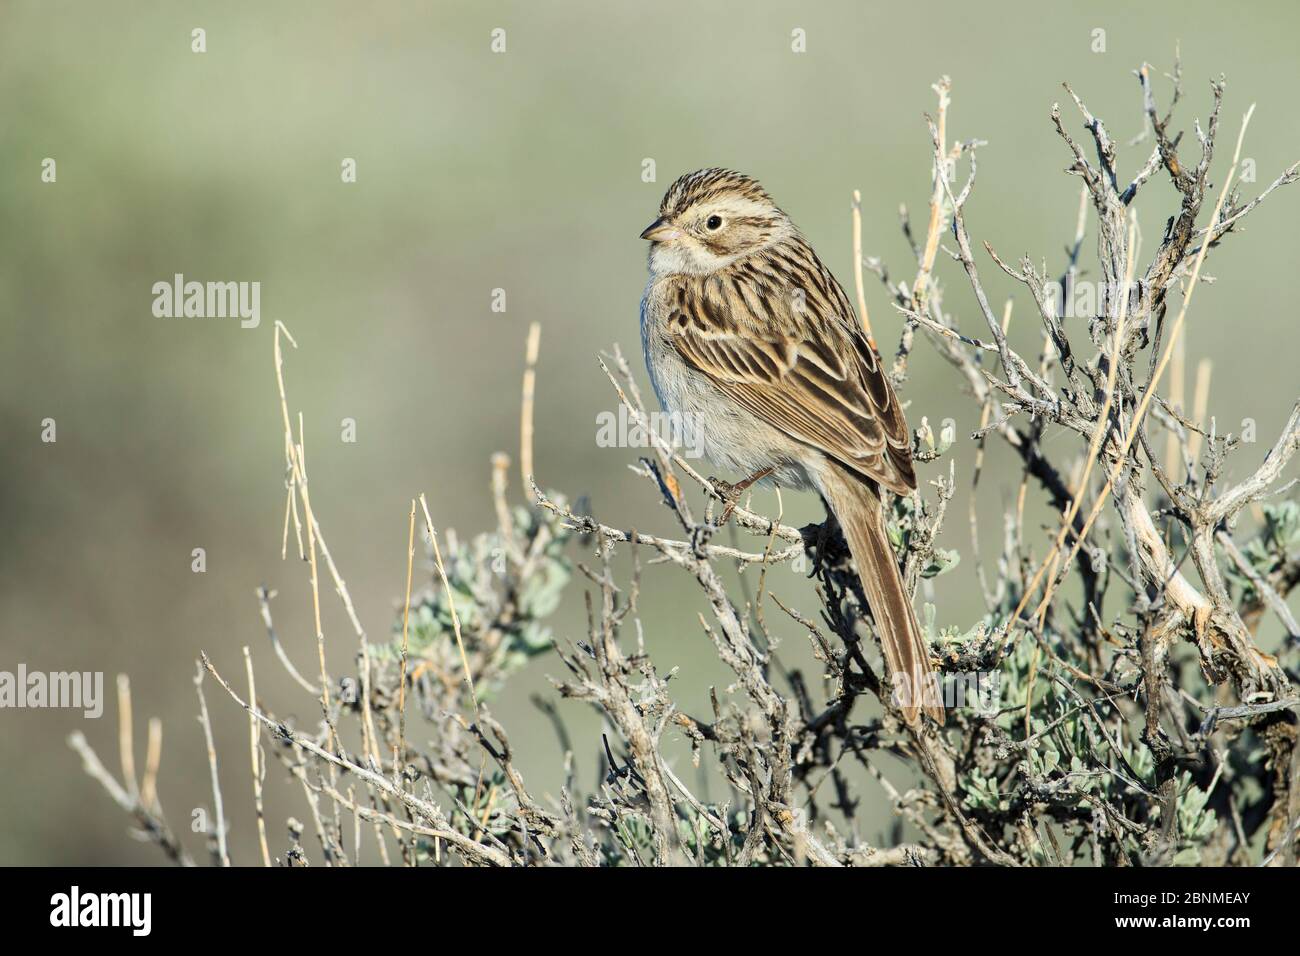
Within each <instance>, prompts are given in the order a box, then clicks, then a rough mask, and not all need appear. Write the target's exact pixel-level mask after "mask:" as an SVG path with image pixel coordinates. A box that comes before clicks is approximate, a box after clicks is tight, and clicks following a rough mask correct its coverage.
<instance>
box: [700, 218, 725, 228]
mask: <svg viewBox="0 0 1300 956" xmlns="http://www.w3.org/2000/svg"><path fill="white" fill-rule="evenodd" d="M704 225H705V226H707V227H708V228H709V230H714V229H720V228H721V227H722V217H721V216H710V217H709V221H708V222H706V223H705V224H704Z"/></svg>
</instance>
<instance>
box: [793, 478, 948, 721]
mask: <svg viewBox="0 0 1300 956" xmlns="http://www.w3.org/2000/svg"><path fill="white" fill-rule="evenodd" d="M817 483H818V485H819V486H820V490H821V492H822V495H823V497H825V498H826V501H827V503H828V504H829V505H830V506H831V510H832V511H834V512H835V517H836V518H837V519H839V523H840V527H841V528H843V530H844V538H845V540H846V541H847V542H848V544H849V551H850V552H851V553H852V555H853V561H854V563H855V564H856V565H857V568H858V577H859V578H860V579H861V581H862V591H863V593H864V594H866V596H867V602H868V603H869V604H870V605H871V615H872V617H873V618H875V621H876V627H877V629H878V630H879V632H880V643H881V645H882V646H883V647H884V650H885V663H886V664H887V665H888V668H889V673H890V678H891V680H892V683H893V687H894V695H895V696H894V699H895V701H896V703H897V704H898V705H899V708H900V709H901V710H902V712H903V717H904V718H905V719H906V720H907V722H908V723H909V724H911V725H912V726H913V727H915V726H918V725H919V724H920V713H921V711H924V712H925V713H926V714H928V715H929V716H930V717H931V718H933V719H934V720H935V721H937V722H938V723H939V724H941V725H942V724H943V722H944V709H943V703H942V699H941V695H940V694H939V682H938V679H937V677H936V676H935V670H934V667H933V666H932V665H931V663H930V647H929V644H928V643H927V642H926V640H925V636H924V635H923V634H922V633H921V626H920V624H919V623H917V620H916V614H915V612H914V611H913V610H912V602H911V601H910V600H909V599H908V596H907V589H906V588H905V587H904V585H903V578H902V575H900V574H899V572H898V562H897V561H896V560H895V558H894V549H893V547H892V546H891V545H890V543H889V536H888V534H887V533H886V531H885V516H884V512H883V510H882V508H881V504H880V495H879V493H878V492H877V491H876V488H875V486H874V485H873V484H871V483H870V482H866V481H863V480H861V479H860V478H857V477H855V476H853V475H849V474H848V473H846V472H844V471H843V470H842V469H841V468H840V467H839V466H837V465H834V464H829V463H828V465H827V467H826V468H825V469H824V470H823V472H822V474H821V475H819V476H818V482H817Z"/></svg>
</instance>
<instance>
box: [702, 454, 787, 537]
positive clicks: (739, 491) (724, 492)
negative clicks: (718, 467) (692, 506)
mask: <svg viewBox="0 0 1300 956" xmlns="http://www.w3.org/2000/svg"><path fill="white" fill-rule="evenodd" d="M770 474H772V469H771V468H764V469H762V470H761V471H756V472H754V473H753V474H752V475H750V476H749V477H748V478H746V479H745V480H744V481H738V482H736V483H735V484H734V485H733V484H732V483H731V482H729V481H723V480H722V479H721V478H712V477H711V478H709V483H710V484H712V485H713V488H714V490H715V491H717V493H718V496H719V497H721V498H722V505H723V506H722V517H721V518H719V519H718V527H719V528H721V527H724V526H725V525H726V524H727V522H728V521H730V520H731V513H732V512H733V511H735V510H736V503H737V502H738V501H739V500H740V496H741V495H743V494H744V493H745V492H746V491H748V490H749V489H750V488H751V487H752V486H753V485H754V484H755V483H756V482H759V481H762V480H763V479H764V478H766V477H767V476H768V475H770Z"/></svg>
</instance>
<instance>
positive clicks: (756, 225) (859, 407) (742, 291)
mask: <svg viewBox="0 0 1300 956" xmlns="http://www.w3.org/2000/svg"><path fill="white" fill-rule="evenodd" d="M641 238H642V239H648V240H650V280H649V282H648V283H647V285H646V289H645V295H644V297H643V298H642V300H641V341H642V345H643V347H644V348H645V356H646V366H647V367H648V368H649V370H650V378H651V381H652V382H653V383H654V389H655V392H656V393H657V394H658V396H659V401H660V402H661V403H662V404H663V405H664V407H665V408H666V409H667V410H668V411H669V412H670V413H675V414H678V415H680V416H682V417H683V418H684V420H685V421H687V422H689V423H691V425H692V427H694V428H696V429H698V430H699V432H700V433H701V434H702V437H703V446H704V452H705V454H706V455H707V456H708V458H709V459H710V460H711V461H712V462H713V463H714V464H715V465H717V466H718V467H719V468H724V469H728V470H731V471H734V472H737V473H739V474H741V475H749V476H752V477H751V479H750V480H749V481H746V482H742V483H741V487H748V485H749V484H751V483H752V482H753V480H755V479H760V478H761V479H770V480H771V481H774V482H775V483H776V484H778V485H781V486H783V487H787V488H798V489H805V488H810V487H811V488H816V489H817V490H818V491H819V492H820V493H821V495H822V497H823V498H824V499H825V500H826V502H827V504H828V505H829V506H830V508H831V510H832V511H833V512H834V513H835V517H836V518H837V519H838V520H839V523H840V526H841V527H842V528H843V529H844V537H845V539H846V540H847V541H848V544H849V550H850V551H851V552H852V554H853V560H854V562H855V563H856V564H857V568H858V575H859V577H860V578H861V580H862V590H863V593H865V595H866V597H867V601H868V603H869V604H870V605H871V613H872V615H873V617H874V618H875V621H876V626H877V629H878V630H879V632H880V639H881V643H882V644H883V646H884V649H885V660H886V662H887V664H888V666H889V670H890V674H891V678H892V681H893V686H894V688H895V700H896V702H898V703H899V705H900V707H901V708H902V711H903V714H904V716H905V718H906V719H907V721H908V723H910V724H912V725H913V726H916V725H917V724H919V722H920V712H921V711H922V710H924V711H925V713H927V714H929V715H930V716H931V717H933V718H934V719H935V720H937V721H939V722H940V723H942V722H943V719H944V712H943V705H942V703H941V702H940V700H939V694H938V682H937V681H936V680H935V679H934V676H933V668H932V665H931V663H930V652H929V647H928V646H927V644H926V641H925V637H924V636H923V635H922V633H921V629H920V627H919V626H918V624H917V621H916V615H915V614H914V613H913V611H912V604H911V601H910V600H909V599H908V596H907V591H906V590H905V589H904V587H903V580H902V577H901V576H900V575H899V571H898V563H897V559H896V558H895V556H894V550H893V548H892V547H891V546H890V544H889V537H888V536H887V534H886V533H885V518H884V513H883V510H882V507H881V500H880V489H881V487H884V488H888V489H889V490H891V491H894V492H897V493H898V494H901V495H905V494H908V493H909V492H911V491H912V490H913V489H914V488H916V476H915V474H914V473H913V471H912V453H911V447H910V443H909V441H908V430H907V423H906V422H905V421H904V420H903V411H902V409H901V408H900V407H899V404H898V399H897V397H895V395H894V390H893V389H892V388H891V387H890V384H889V379H888V378H886V376H885V372H884V369H883V368H882V366H881V362H880V358H879V356H877V355H876V352H875V350H874V348H873V347H872V346H871V344H870V343H869V342H868V341H867V338H866V335H865V334H864V333H863V331H862V328H861V326H860V325H859V323H858V320H857V317H856V315H855V314H854V311H853V306H852V305H850V304H849V300H848V297H847V296H845V294H844V290H843V289H841V288H840V284H839V283H838V282H836V281H835V277H834V276H832V275H831V273H830V270H829V269H827V268H826V267H825V266H824V265H822V263H821V260H819V259H818V258H817V255H816V253H814V252H813V250H812V247H811V246H809V245H808V243H807V241H805V239H804V238H803V236H801V235H800V234H799V231H798V230H797V229H796V228H795V226H794V223H792V222H791V221H790V218H789V217H788V216H787V215H786V214H785V213H784V212H782V211H781V210H780V209H779V208H777V206H776V204H775V203H774V202H772V199H771V197H770V196H768V194H767V192H766V191H765V190H764V189H763V187H762V186H760V185H759V184H758V182H756V181H755V180H753V179H751V178H750V177H748V176H744V175H741V174H740V173H737V172H733V171H732V170H728V169H702V170H699V171H698V172H694V173H688V174H687V175H685V176H683V177H681V178H680V179H678V180H677V182H675V183H673V184H672V186H671V187H670V188H669V189H668V192H667V193H666V194H665V195H664V198H663V202H662V203H660V205H659V218H658V219H656V220H655V221H654V222H653V223H651V224H650V226H649V227H647V228H646V230H645V231H644V232H642V233H641Z"/></svg>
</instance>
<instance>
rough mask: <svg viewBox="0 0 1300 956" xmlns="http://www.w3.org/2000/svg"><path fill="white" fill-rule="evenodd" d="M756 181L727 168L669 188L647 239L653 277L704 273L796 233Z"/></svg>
mask: <svg viewBox="0 0 1300 956" xmlns="http://www.w3.org/2000/svg"><path fill="white" fill-rule="evenodd" d="M794 231H795V230H794V225H793V224H792V223H791V222H790V218H789V217H788V216H786V214H785V213H784V212H782V211H781V210H780V209H779V208H778V207H777V205H776V203H774V202H772V197H771V196H769V195H768V194H767V191H766V190H765V189H764V188H763V187H762V186H760V185H759V184H758V181H757V180H755V179H752V178H750V177H749V176H746V175H744V174H743V173H738V172H735V171H734V170H731V169H701V170H697V171H696V172H693V173H687V174H686V175H685V176H682V177H681V178H680V179H678V180H677V181H676V182H675V183H673V184H672V185H671V186H669V187H668V192H666V193H665V194H664V198H663V202H661V203H660V204H659V218H658V219H656V220H655V221H654V222H652V223H651V224H650V225H649V226H647V227H646V228H645V231H643V232H642V233H641V238H642V239H648V240H650V272H651V273H652V274H654V275H672V274H680V273H685V274H688V275H708V274H710V273H713V272H715V271H717V270H718V269H721V268H723V267H725V266H727V265H729V264H730V263H732V262H734V261H736V260H737V259H740V258H743V257H745V256H749V255H753V254H754V253H756V252H759V251H761V250H763V249H765V248H767V247H768V246H771V245H774V244H775V243H778V242H780V241H782V240H783V239H785V238H787V237H788V236H791V235H793V234H794Z"/></svg>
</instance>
